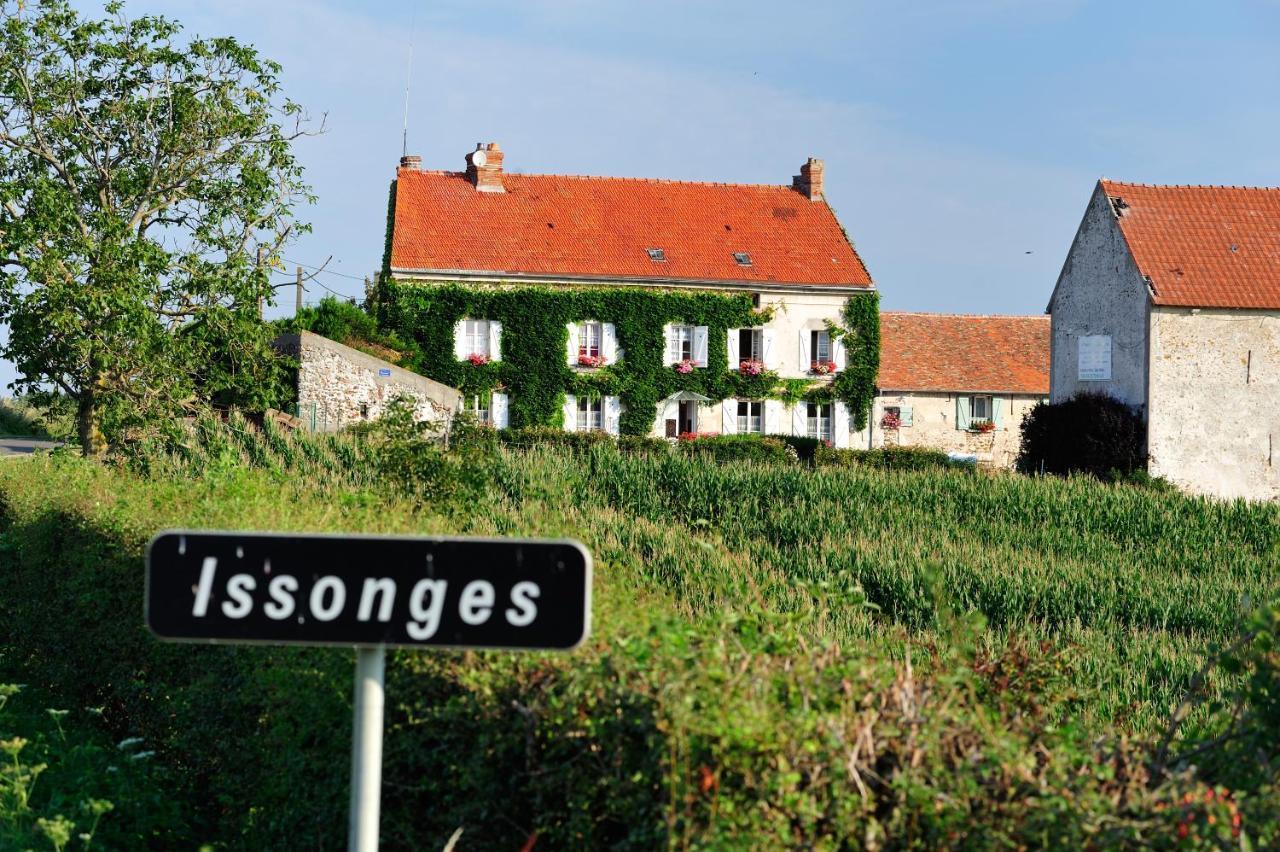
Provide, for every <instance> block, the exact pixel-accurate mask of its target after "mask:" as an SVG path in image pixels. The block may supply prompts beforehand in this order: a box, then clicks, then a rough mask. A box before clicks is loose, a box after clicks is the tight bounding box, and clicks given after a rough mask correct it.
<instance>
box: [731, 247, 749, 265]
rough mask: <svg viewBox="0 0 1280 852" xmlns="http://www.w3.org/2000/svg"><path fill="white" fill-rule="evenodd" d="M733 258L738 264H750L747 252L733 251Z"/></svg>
mask: <svg viewBox="0 0 1280 852" xmlns="http://www.w3.org/2000/svg"><path fill="white" fill-rule="evenodd" d="M733 259H734V260H736V261H738V265H739V266H750V265H751V255H749V254H747V253H746V252H745V251H735V252H734V253H733Z"/></svg>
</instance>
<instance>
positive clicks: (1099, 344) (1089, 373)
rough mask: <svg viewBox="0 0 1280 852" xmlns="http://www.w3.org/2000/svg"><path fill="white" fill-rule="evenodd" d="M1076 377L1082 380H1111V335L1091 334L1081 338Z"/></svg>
mask: <svg viewBox="0 0 1280 852" xmlns="http://www.w3.org/2000/svg"><path fill="white" fill-rule="evenodd" d="M1079 355H1080V360H1079V365H1078V370H1077V374H1076V379H1077V380H1078V381H1082V382H1107V381H1110V380H1111V335H1109V334H1089V335H1085V336H1083V337H1081V338H1080V347H1079Z"/></svg>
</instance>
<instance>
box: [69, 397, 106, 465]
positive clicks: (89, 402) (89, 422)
mask: <svg viewBox="0 0 1280 852" xmlns="http://www.w3.org/2000/svg"><path fill="white" fill-rule="evenodd" d="M76 425H77V426H78V427H79V429H80V453H81V454H82V455H83V456H84V457H85V458H94V457H95V456H100V455H102V454H103V453H104V452H106V450H107V439H106V437H105V436H104V435H103V434H102V411H101V409H100V408H99V407H98V400H97V397H96V395H95V393H94V392H93V391H92V390H86V391H84V392H83V393H82V394H81V396H80V402H79V405H78V406H77V408H76Z"/></svg>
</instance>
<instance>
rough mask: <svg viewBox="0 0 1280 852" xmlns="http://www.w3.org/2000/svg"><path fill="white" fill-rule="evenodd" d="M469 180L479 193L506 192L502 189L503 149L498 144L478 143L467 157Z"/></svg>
mask: <svg viewBox="0 0 1280 852" xmlns="http://www.w3.org/2000/svg"><path fill="white" fill-rule="evenodd" d="M467 179H468V180H470V181H471V183H472V185H473V186H475V188H476V191H477V192H506V190H505V189H503V187H502V149H501V148H499V147H498V143H497V142H490V143H489V144H487V145H485V144H484V143H481V142H477V143H476V149H475V150H474V151H472V152H471V153H470V154H468V155H467Z"/></svg>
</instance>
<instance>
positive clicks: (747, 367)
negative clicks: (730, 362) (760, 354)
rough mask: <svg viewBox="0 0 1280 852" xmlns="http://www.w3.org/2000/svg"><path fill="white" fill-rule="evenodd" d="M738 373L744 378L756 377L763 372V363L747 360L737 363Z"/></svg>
mask: <svg viewBox="0 0 1280 852" xmlns="http://www.w3.org/2000/svg"><path fill="white" fill-rule="evenodd" d="M738 372H739V373H741V374H742V375H744V376H758V375H760V374H761V373H763V372H764V362H763V361H757V360H755V359H748V360H746V361H740V362H739V363H738Z"/></svg>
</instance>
